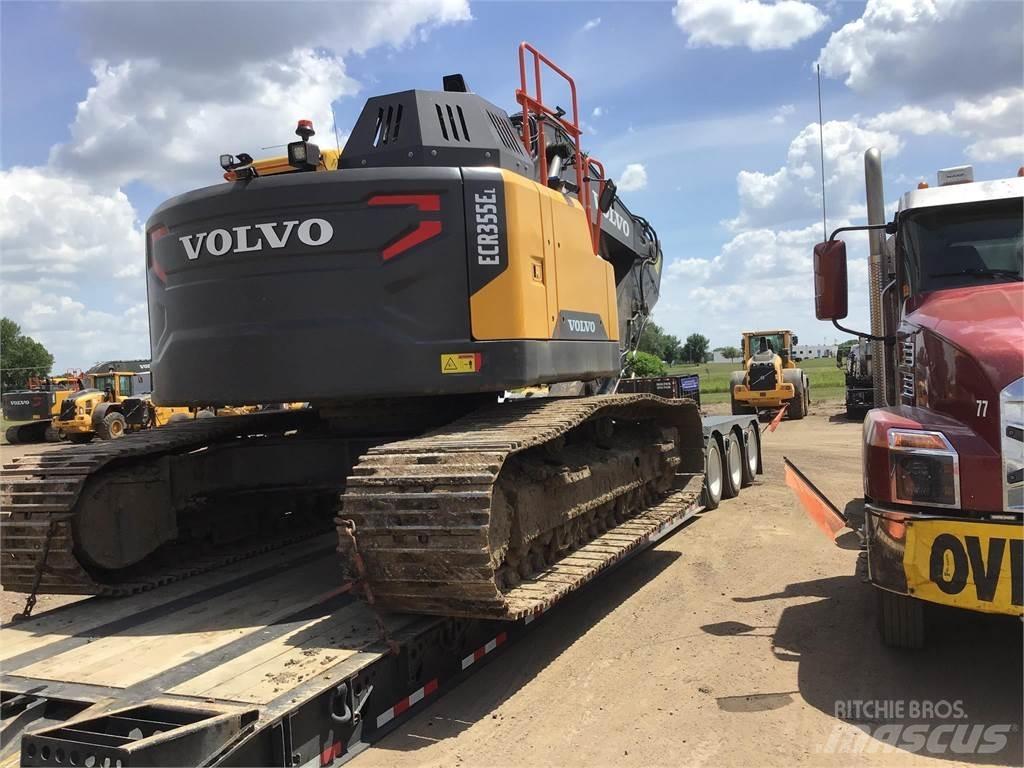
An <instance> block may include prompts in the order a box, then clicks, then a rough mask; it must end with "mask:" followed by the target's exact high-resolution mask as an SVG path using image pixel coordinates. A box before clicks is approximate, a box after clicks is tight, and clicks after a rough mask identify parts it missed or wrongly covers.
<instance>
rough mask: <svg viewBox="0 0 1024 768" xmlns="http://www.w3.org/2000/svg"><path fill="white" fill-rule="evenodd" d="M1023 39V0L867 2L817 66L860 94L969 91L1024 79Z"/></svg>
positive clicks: (918, 95) (831, 42)
mask: <svg viewBox="0 0 1024 768" xmlns="http://www.w3.org/2000/svg"><path fill="white" fill-rule="evenodd" d="M1022 36H1024V5H1022V4H1021V3H1019V2H993V1H992V0H988V1H987V2H984V1H980V0H973V1H972V0H868V3H867V5H866V7H865V8H864V13H863V14H862V15H861V17H860V18H858V19H856V20H854V21H852V22H850V23H848V24H846V25H844V26H843V27H842V28H841V29H839V30H837V31H836V32H833V33H832V35H831V37H830V38H829V40H828V43H827V44H826V45H825V47H824V48H823V49H822V51H821V55H820V57H819V59H818V63H820V64H821V69H822V72H824V73H825V74H826V75H828V76H829V77H833V78H842V79H843V80H844V81H845V83H846V85H848V86H849V87H850V88H852V89H854V90H856V91H862V92H869V91H871V92H875V91H878V92H881V91H897V92H903V93H907V94H913V96H914V98H917V99H921V98H928V97H931V96H934V95H941V94H961V95H966V96H971V95H977V94H980V93H987V92H988V91H990V90H992V89H994V88H1000V87H1003V86H1008V85H1016V84H1019V83H1020V78H1021V71H1022V69H1024V47H1022V46H1021V38H1022Z"/></svg>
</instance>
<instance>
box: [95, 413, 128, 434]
mask: <svg viewBox="0 0 1024 768" xmlns="http://www.w3.org/2000/svg"><path fill="white" fill-rule="evenodd" d="M127 429H128V422H126V421H125V419H124V416H123V415H122V414H120V413H116V412H115V413H108V414H107V415H106V416H104V417H103V420H102V421H100V423H99V424H97V425H96V434H97V435H99V436H100V439H101V440H119V439H121V438H122V437H124V436H125V432H126V431H127Z"/></svg>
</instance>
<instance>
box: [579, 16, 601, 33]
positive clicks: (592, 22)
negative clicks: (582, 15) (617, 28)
mask: <svg viewBox="0 0 1024 768" xmlns="http://www.w3.org/2000/svg"><path fill="white" fill-rule="evenodd" d="M599 26H601V17H600V16H597V17H596V18H593V19H588V20H587V23H586V24H584V25H583V31H584V32H589V31H590V30H592V29H596V28H597V27H599Z"/></svg>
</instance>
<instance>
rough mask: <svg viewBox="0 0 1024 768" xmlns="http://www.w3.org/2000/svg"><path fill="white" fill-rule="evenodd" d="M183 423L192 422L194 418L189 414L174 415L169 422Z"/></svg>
mask: <svg viewBox="0 0 1024 768" xmlns="http://www.w3.org/2000/svg"><path fill="white" fill-rule="evenodd" d="M182 421H192V417H191V416H189V415H188V414H187V413H172V414H171V417H170V418H169V419H168V420H167V423H168V424H178V423H180V422H182Z"/></svg>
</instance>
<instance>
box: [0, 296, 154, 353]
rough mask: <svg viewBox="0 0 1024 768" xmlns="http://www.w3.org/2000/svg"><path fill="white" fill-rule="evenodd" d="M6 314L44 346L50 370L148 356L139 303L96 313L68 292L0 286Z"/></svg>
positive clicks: (144, 320) (145, 321)
mask: <svg viewBox="0 0 1024 768" xmlns="http://www.w3.org/2000/svg"><path fill="white" fill-rule="evenodd" d="M0 304H2V305H3V313H4V315H5V316H9V317H12V318H16V320H17V322H18V323H19V324H20V325H21V329H22V331H23V332H24V333H26V334H27V335H29V336H31V337H32V338H34V339H35V340H36V341H38V342H40V343H42V344H43V346H45V347H46V348H47V349H48V350H49V351H50V353H51V354H52V355H53V356H54V358H55V366H54V368H55V370H58V371H62V370H65V369H67V368H81V369H85V368H88V367H89V366H91V365H92V364H93V363H97V362H99V361H101V360H104V359H106V360H109V359H111V358H118V357H119V358H124V359H129V358H145V357H149V335H148V327H149V326H148V318H147V308H146V302H145V293H144V292H143V294H142V296H141V300H138V297H137V300H136V302H135V303H133V304H131V305H129V306H127V307H124V308H118V309H117V311H106V310H97V309H92V308H90V307H88V306H87V305H86V304H84V303H83V302H82V301H79V300H77V299H74V298H72V297H71V296H69V295H68V294H67V293H64V292H58V291H51V290H47V289H46V288H44V287H42V286H40V285H36V284H26V283H8V282H6V281H5V282H4V283H3V284H0Z"/></svg>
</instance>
